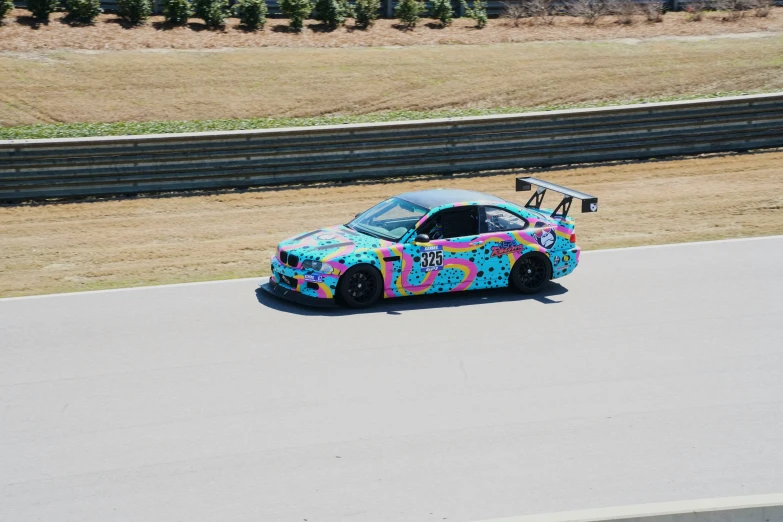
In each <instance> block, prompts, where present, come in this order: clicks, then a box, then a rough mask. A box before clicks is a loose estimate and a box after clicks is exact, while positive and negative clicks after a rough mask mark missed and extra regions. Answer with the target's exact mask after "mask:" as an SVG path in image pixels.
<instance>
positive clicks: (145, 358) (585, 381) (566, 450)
mask: <svg viewBox="0 0 783 522" xmlns="http://www.w3.org/2000/svg"><path fill="white" fill-rule="evenodd" d="M782 260H783V237H775V238H766V239H758V240H746V241H728V242H716V243H703V244H691V245H681V246H671V247H660V248H641V249H628V250H616V251H603V252H588V253H586V254H585V255H584V257H583V260H582V266H580V268H579V269H578V270H577V271H576V272H575V273H574V274H572V275H571V276H569V277H567V278H565V279H563V280H562V286H553V287H552V289H551V291H550V292H548V294H547V295H546V296H545V297H541V298H536V299H531V298H521V297H518V296H515V295H511V294H508V293H506V292H490V293H478V292H477V293H474V294H464V295H462V296H442V297H434V298H419V299H416V298H414V299H408V300H398V301H391V302H387V303H384V304H382V305H381V306H379V307H378V308H376V309H374V310H372V311H371V312H367V313H360V314H356V313H347V312H344V311H340V310H337V311H320V310H316V311H309V310H306V309H301V308H296V307H294V306H291V305H287V304H281V303H279V302H278V301H275V300H272V298H271V297H266V296H264V295H262V296H261V298H260V299H261V302H259V300H258V298H257V296H256V293H255V291H254V290H255V286H256V283H255V282H253V281H234V282H222V283H215V284H204V285H187V286H172V287H159V288H147V289H137V290H127V291H114V292H101V293H88V294H74V295H67V296H50V297H40V298H22V299H6V300H0V344H1V349H0V487H1V488H2V490H0V520H2V521H4V522H5V521H30V520H44V521H46V522H53V521H65V520H68V521H71V520H73V521H79V522H87V521H100V522H110V521H118V520H128V521H131V520H132V521H144V522H152V521H176V520H183V521H188V522H194V521H221V522H223V521H232V522H233V521H250V520H253V521H260V522H269V521H278V520H280V521H303V520H307V521H308V522H321V521H336V520H349V521H371V522H378V521H403V520H404V521H440V520H449V521H467V520H475V519H482V518H492V517H501V516H509V515H521V514H526V513H535V512H549V511H561V510H568V509H580V508H590V507H600V506H609V505H619V504H633V503H640V502H656V501H667V500H680V499H688V498H701V497H714V496H733V495H745V494H756V493H771V492H780V491H783V451H781V448H783V319H781V318H782V317H783V298H782V297H781V296H783V271H781V268H780V266H781V261H782Z"/></svg>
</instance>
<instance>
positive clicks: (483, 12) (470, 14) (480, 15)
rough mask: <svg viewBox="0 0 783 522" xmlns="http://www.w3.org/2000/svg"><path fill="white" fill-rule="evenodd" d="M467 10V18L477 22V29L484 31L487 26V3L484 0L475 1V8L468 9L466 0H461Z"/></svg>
mask: <svg viewBox="0 0 783 522" xmlns="http://www.w3.org/2000/svg"><path fill="white" fill-rule="evenodd" d="M461 2H462V6H463V7H464V9H465V16H466V17H467V18H472V19H473V20H475V21H476V27H478V28H479V29H482V28H483V27H485V26H486V25H487V3H486V2H485V1H484V0H473V7H472V8H470V7H468V4H467V2H465V0H461Z"/></svg>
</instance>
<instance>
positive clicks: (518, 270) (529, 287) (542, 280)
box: [509, 253, 552, 294]
mask: <svg viewBox="0 0 783 522" xmlns="http://www.w3.org/2000/svg"><path fill="white" fill-rule="evenodd" d="M551 271H552V269H551V266H550V264H549V259H548V258H547V257H546V256H544V255H542V254H538V253H532V254H526V255H524V256H522V257H520V258H519V259H518V260H517V262H516V263H515V264H514V268H512V269H511V275H510V276H509V284H510V286H511V287H512V288H514V289H515V290H517V291H518V292H522V293H523V294H535V293H536V292H538V291H540V290H541V289H542V288H543V287H544V285H545V284H546V283H547V281H549V279H550V277H551Z"/></svg>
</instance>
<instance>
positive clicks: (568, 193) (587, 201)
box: [517, 178, 598, 218]
mask: <svg viewBox="0 0 783 522" xmlns="http://www.w3.org/2000/svg"><path fill="white" fill-rule="evenodd" d="M533 185H535V186H536V187H538V188H537V189H536V193H535V194H533V195H532V196H531V197H530V199H529V200H528V201H527V203H525V208H534V209H536V210H539V209H541V203H542V202H543V201H544V194H545V193H546V191H547V189H552V190H554V191H555V192H559V193H561V194H562V195H563V200H562V201H561V202H560V203H559V204H558V205H557V207H556V208H555V210H554V211H553V212H552V216H551V217H559V218H564V217H566V216H567V215H568V211H569V210H571V202H572V201H573V199H574V198H576V199H579V200H581V201H582V212H598V198H597V197H595V196H591V195H590V194H585V193H584V192H579V191H578V190H572V189H570V188H566V187H561V186H560V185H555V184H554V183H549V182H548V181H544V180H541V179H538V178H517V192H522V191H527V190H531V188H532V187H533Z"/></svg>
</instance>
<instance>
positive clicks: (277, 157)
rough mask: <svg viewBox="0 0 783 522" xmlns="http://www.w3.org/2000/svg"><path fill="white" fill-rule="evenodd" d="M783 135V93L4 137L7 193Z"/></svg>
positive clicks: (618, 153)
mask: <svg viewBox="0 0 783 522" xmlns="http://www.w3.org/2000/svg"><path fill="white" fill-rule="evenodd" d="M781 146H783V93H776V94H763V95H755V96H739V97H731V98H717V99H711V100H695V101H685V102H671V103H654V104H644V105H628V106H620V107H606V108H599V109H576V110H564V111H551V112H538V113H525V114H512V115H501V116H482V117H473V118H448V119H438V120H423V121H408V122H395V123H373V124H357V125H332V126H322V127H306V128H290V129H266V130H252V131H230V132H211V133H190V134H165V135H154V136H121V137H98V138H80V139H49V140H6V141H0V200H5V201H16V200H25V199H37V198H38V199H40V198H51V197H74V196H90V195H116V194H134V193H139V192H159V191H181V190H194V189H217V188H230V187H235V188H245V187H251V186H262V185H276V184H290V183H302V182H313V181H333V180H351V179H369V178H383V177H399V176H406V175H417V174H453V173H459V172H472V171H486V170H497V169H509V168H521V167H544V166H552V165H566V164H573V163H587V162H593V161H612V160H630V159H647V158H661V157H666V156H672V155H683V154H700V153H711V152H725V151H745V150H750V149H761V148H770V147H781Z"/></svg>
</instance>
